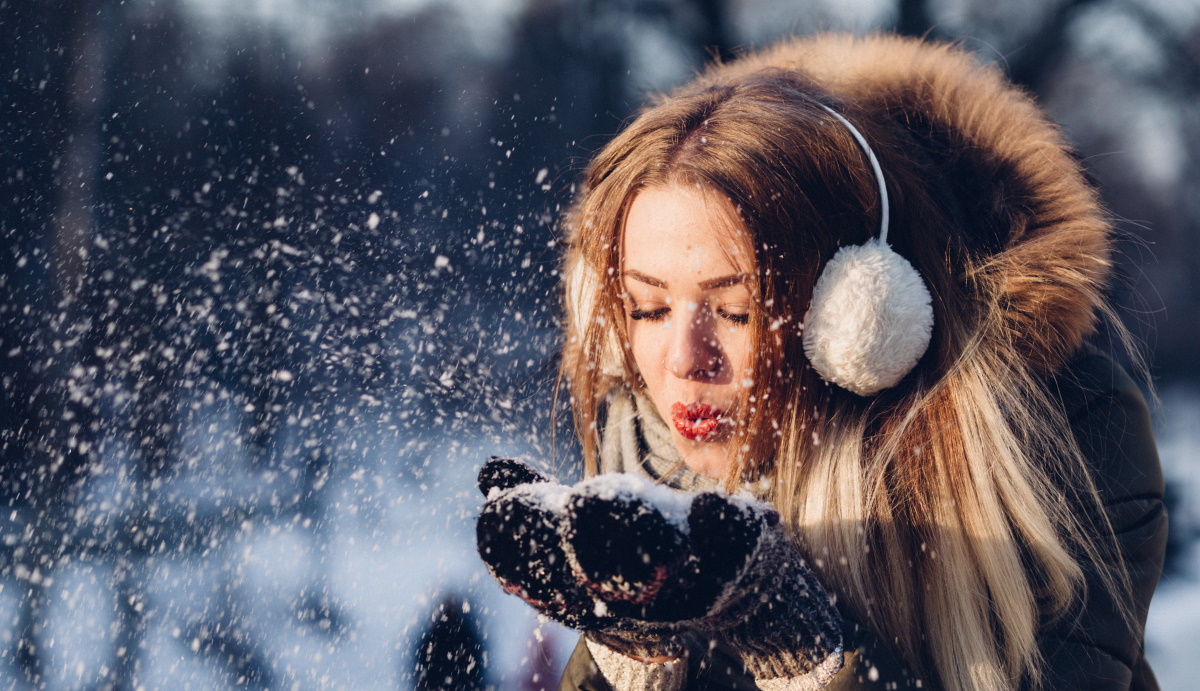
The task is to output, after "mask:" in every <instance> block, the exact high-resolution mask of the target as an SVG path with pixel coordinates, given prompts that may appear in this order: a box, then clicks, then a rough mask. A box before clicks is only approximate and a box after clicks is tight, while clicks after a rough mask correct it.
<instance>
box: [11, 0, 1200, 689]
mask: <svg viewBox="0 0 1200 691" xmlns="http://www.w3.org/2000/svg"><path fill="white" fill-rule="evenodd" d="M829 28H832V29H849V30H854V31H859V32H865V31H870V30H874V29H879V28H883V29H890V30H897V31H900V32H903V33H907V34H915V35H922V34H929V35H931V36H934V37H938V38H945V39H951V40H961V41H963V43H964V44H965V45H966V46H968V47H969V48H971V49H973V50H975V51H978V52H979V53H980V55H981V56H982V57H983V59H985V60H989V61H995V62H997V63H998V64H1000V65H1001V66H1002V67H1003V68H1004V69H1005V70H1006V71H1007V72H1008V73H1009V74H1010V76H1011V77H1012V78H1013V79H1014V80H1015V81H1017V82H1018V83H1020V84H1022V85H1024V86H1025V87H1026V88H1028V89H1029V90H1030V91H1031V92H1032V93H1033V94H1035V95H1036V97H1037V99H1038V100H1039V102H1040V103H1041V104H1043V105H1044V106H1045V108H1046V109H1047V110H1048V111H1049V112H1050V113H1051V115H1052V116H1053V117H1054V118H1055V119H1056V120H1058V121H1059V122H1061V123H1062V124H1063V126H1064V128H1065V130H1066V132H1067V134H1068V136H1069V137H1070V139H1071V140H1072V141H1073V142H1074V143H1075V144H1076V145H1077V147H1078V149H1079V151H1080V153H1081V155H1082V157H1083V158H1084V159H1085V161H1086V162H1087V165H1088V167H1089V169H1090V171H1091V172H1092V174H1093V175H1094V178H1095V180H1096V182H1097V184H1098V185H1099V186H1100V187H1101V188H1102V190H1103V192H1104V195H1105V198H1106V199H1107V201H1108V203H1109V204H1110V206H1111V210H1112V214H1113V216H1114V218H1116V219H1117V220H1118V222H1119V225H1120V226H1121V228H1122V229H1123V230H1124V231H1125V232H1127V233H1128V239H1127V240H1126V241H1125V242H1124V243H1123V244H1122V251H1123V264H1122V266H1123V276H1124V281H1123V283H1122V285H1121V286H1120V288H1119V289H1118V295H1117V297H1118V299H1119V301H1120V302H1121V304H1122V305H1123V306H1124V307H1125V309H1126V311H1125V316H1126V319H1127V321H1128V323H1129V324H1130V326H1131V327H1132V328H1133V329H1134V330H1135V331H1136V332H1137V333H1138V335H1139V336H1140V337H1141V338H1143V339H1144V340H1145V342H1146V343H1147V344H1148V351H1149V352H1150V354H1151V356H1152V358H1153V375H1154V384H1155V386H1156V387H1157V390H1158V392H1159V394H1160V398H1161V404H1160V405H1159V406H1157V407H1156V409H1155V414H1156V420H1157V425H1158V432H1159V435H1160V436H1159V442H1160V452H1161V454H1162V460H1163V464H1164V467H1165V470H1166V473H1167V477H1168V483H1169V491H1170V502H1171V506H1170V508H1171V512H1172V513H1171V520H1172V538H1171V545H1170V554H1169V562H1168V569H1167V573H1166V574H1165V575H1164V577H1163V581H1162V584H1161V586H1160V588H1159V591H1158V593H1157V595H1156V597H1155V601H1154V605H1153V608H1152V610H1151V613H1150V623H1149V629H1148V633H1147V650H1148V654H1149V656H1150V659H1151V661H1152V663H1153V665H1154V667H1155V669H1156V671H1157V673H1158V675H1159V678H1160V681H1161V682H1162V684H1163V687H1164V688H1165V689H1186V688H1191V687H1193V685H1194V671H1193V667H1194V657H1195V652H1196V650H1195V647H1194V646H1195V641H1196V640H1198V639H1200V550H1197V549H1196V547H1195V542H1196V540H1195V538H1196V536H1197V535H1198V533H1200V505H1198V504H1197V503H1196V502H1197V500H1196V498H1197V497H1200V461H1198V460H1197V458H1196V456H1197V453H1198V452H1200V426H1198V425H1197V424H1196V423H1197V421H1198V420H1200V358H1197V357H1196V352H1195V345H1194V344H1195V343H1196V342H1198V341H1200V326H1198V324H1200V320H1198V319H1197V316H1198V315H1200V278H1198V277H1197V274H1198V272H1197V270H1196V267H1200V2H1197V0H1046V1H1044V0H1012V1H1010V2H1003V3H999V2H991V1H985V0H853V1H846V0H840V1H839V0H807V1H806V2H795V1H794V0H450V1H447V2H436V1H435V0H0V37H2V38H3V40H4V42H5V43H6V44H7V46H8V47H7V48H6V49H4V50H3V51H0V103H2V106H0V153H2V155H0V169H2V172H0V177H2V179H3V183H2V187H0V191H2V193H3V199H2V202H0V238H2V239H3V242H2V243H0V329H2V330H0V688H11V689H33V688H37V689H42V688H45V689H135V688H146V689H159V688H178V689H210V688H226V687H246V688H258V689H316V688H337V689H343V688H348V689H412V688H420V689H426V688H442V687H446V688H455V689H468V688H477V687H481V686H490V687H492V688H498V689H523V690H526V691H533V690H534V689H543V688H546V689H549V688H553V687H554V686H555V683H556V680H557V672H558V670H559V669H560V668H561V666H562V664H563V663H564V662H565V659H566V656H567V654H568V653H569V650H570V648H571V647H572V645H573V643H574V636H573V635H571V634H570V633H569V632H566V631H564V630H562V629H558V628H556V627H554V626H552V625H549V624H544V625H543V624H539V623H538V622H537V621H536V620H535V619H534V618H533V617H532V616H531V615H530V613H529V612H528V611H527V610H526V608H524V606H523V605H521V603H520V602H518V601H517V600H516V599H515V598H512V597H507V596H504V595H502V594H501V593H500V591H499V589H498V588H497V587H496V586H495V585H494V584H493V583H492V582H491V579H490V578H488V576H487V574H486V573H485V572H484V570H483V568H482V566H481V565H480V563H479V562H478V559H477V557H476V555H475V553H474V540H473V517H474V515H475V514H476V512H477V511H478V507H479V505H480V502H481V500H480V497H479V496H478V492H477V491H476V490H475V488H474V476H475V472H476V470H477V469H478V467H479V465H480V464H481V463H482V461H483V460H484V459H485V458H486V457H487V456H489V455H492V454H512V455H519V456H523V457H526V458H528V459H531V460H533V461H535V462H537V463H540V464H542V465H543V466H545V467H547V468H550V469H553V470H555V471H556V472H558V473H559V474H560V476H561V477H563V478H564V479H570V478H572V477H574V476H577V471H574V470H572V469H573V468H574V467H575V449H574V447H573V445H572V440H571V434H570V428H569V422H568V421H567V420H566V418H565V416H564V415H563V413H565V411H564V410H563V406H562V405H561V402H558V403H556V400H557V399H556V397H555V381H554V374H553V373H554V366H555V351H556V344H557V335H556V328H557V327H556V325H557V319H558V317H559V313H558V305H557V299H556V297H555V296H556V293H555V290H556V285H557V281H558V276H557V256H558V250H559V247H558V243H559V241H560V236H559V230H558V228H557V226H556V218H557V217H558V214H559V211H560V207H561V205H562V204H564V203H565V201H566V200H567V199H569V197H570V193H571V190H572V185H573V183H574V182H575V181H576V180H577V176H578V173H579V170H580V167H581V164H582V163H583V162H584V161H586V159H587V157H588V155H589V154H590V153H591V152H593V151H595V150H596V149H597V148H598V147H599V146H600V145H602V144H603V143H604V142H605V141H606V140H607V138H608V137H609V136H611V135H612V134H613V133H614V132H615V131H617V129H618V128H619V126H620V123H621V122H622V121H623V120H625V119H626V118H627V117H628V116H629V115H630V114H631V113H632V112H633V110H634V109H635V108H636V106H637V105H638V104H639V103H640V102H641V101H642V99H643V96H644V94H645V93H646V92H647V91H651V90H655V89H664V88H668V87H670V86H671V85H674V84H676V83H679V82H680V81H682V80H684V79H686V78H687V77H688V76H689V75H690V74H691V73H692V72H693V70H695V69H696V68H697V67H698V66H699V65H700V64H702V62H703V60H704V59H705V58H706V57H708V56H711V55H722V56H728V55H731V54H734V53H735V52H736V51H737V50H738V49H739V48H743V47H750V46H755V45H762V44H765V43H768V42H770V41H771V40H773V39H775V38H778V37H780V36H783V35H787V34H792V33H808V32H812V31H815V30H820V29H829ZM447 660H449V661H450V662H451V663H453V664H449V665H448V666H447V664H446V661H447ZM447 677H449V682H447V681H446V679H447ZM1189 682H1190V683H1189Z"/></svg>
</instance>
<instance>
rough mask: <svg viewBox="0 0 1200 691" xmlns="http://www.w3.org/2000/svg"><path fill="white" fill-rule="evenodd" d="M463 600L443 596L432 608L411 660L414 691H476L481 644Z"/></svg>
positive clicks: (480, 674) (479, 681)
mask: <svg viewBox="0 0 1200 691" xmlns="http://www.w3.org/2000/svg"><path fill="white" fill-rule="evenodd" d="M469 610H470V608H469V605H468V604H467V602H466V601H465V600H459V599H458V598H455V597H447V598H445V599H443V600H442V601H441V602H440V603H438V604H437V606H435V607H434V609H433V613H432V614H431V615H430V624H429V627H428V628H427V629H426V630H425V633H424V634H422V636H421V638H420V641H419V642H418V644H417V648H416V651H415V655H414V658H413V669H414V670H415V672H416V688H417V691H479V690H480V689H482V688H483V681H484V676H483V672H484V670H483V643H482V640H481V639H480V637H479V627H478V625H477V624H476V623H475V621H474V618H473V617H470V616H469V615H468V612H469Z"/></svg>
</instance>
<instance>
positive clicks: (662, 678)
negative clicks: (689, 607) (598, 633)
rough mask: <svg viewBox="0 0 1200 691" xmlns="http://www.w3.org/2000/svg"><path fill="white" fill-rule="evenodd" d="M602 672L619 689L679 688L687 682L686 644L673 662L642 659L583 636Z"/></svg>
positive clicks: (671, 690)
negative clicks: (641, 660) (640, 660)
mask: <svg viewBox="0 0 1200 691" xmlns="http://www.w3.org/2000/svg"><path fill="white" fill-rule="evenodd" d="M583 640H584V642H585V643H587V647H588V651H589V652H591V654H592V659H593V660H595V661H596V666H597V667H599V668H600V673H601V674H603V675H604V678H605V680H607V681H608V683H609V685H610V686H612V687H613V688H614V689H616V690H617V691H643V690H644V691H680V690H681V689H683V688H684V686H685V685H686V684H687V647H686V646H684V647H683V652H682V653H681V654H680V655H679V657H677V658H675V659H674V660H672V661H670V662H639V661H638V660H635V659H633V658H632V657H629V656H626V655H622V654H621V653H618V652H617V651H615V650H612V649H611V648H608V647H607V646H605V645H602V644H600V643H597V642H595V641H593V640H592V639H590V638H588V637H586V636H585V637H584V639H583Z"/></svg>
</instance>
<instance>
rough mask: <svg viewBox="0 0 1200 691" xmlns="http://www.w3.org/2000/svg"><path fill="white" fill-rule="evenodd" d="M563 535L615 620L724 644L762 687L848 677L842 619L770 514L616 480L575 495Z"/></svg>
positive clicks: (746, 504) (582, 575)
mask: <svg viewBox="0 0 1200 691" xmlns="http://www.w3.org/2000/svg"><path fill="white" fill-rule="evenodd" d="M563 536H564V541H563V547H564V549H565V551H566V556H567V559H568V561H570V563H571V565H572V567H573V570H574V575H575V577H576V578H577V579H578V580H579V582H580V583H582V584H583V585H584V586H585V587H587V588H589V589H590V590H592V591H593V592H594V593H596V594H597V595H598V597H599V598H600V599H601V600H602V602H603V603H604V605H605V606H606V609H607V611H608V612H609V613H612V614H616V615H618V616H621V617H627V618H630V619H634V620H640V621H643V622H645V623H646V625H647V626H650V627H653V628H661V627H666V628H674V629H676V630H681V629H693V630H698V631H702V632H706V633H711V634H719V635H720V636H721V637H723V638H724V639H725V640H726V641H727V642H728V643H729V644H730V646H731V647H733V648H734V649H735V650H737V651H738V652H739V653H741V655H742V659H743V661H744V663H745V664H746V666H747V668H748V669H749V670H750V671H751V672H752V673H753V674H754V675H755V677H756V679H758V680H759V681H760V682H771V681H772V680H777V679H778V680H784V681H785V682H787V680H793V679H797V678H804V680H805V681H804V682H803V683H801V684H792V683H790V682H787V684H786V685H785V686H790V687H791V688H818V687H820V686H824V685H825V684H827V683H829V681H830V680H831V679H832V677H833V674H834V673H836V672H837V670H838V669H840V667H841V664H842V647H841V620H840V617H839V616H838V614H837V610H836V609H835V608H834V606H833V604H832V602H831V601H830V599H829V597H828V595H826V593H825V590H824V588H823V587H822V586H821V584H820V582H819V581H818V580H817V578H816V576H815V575H814V574H813V573H812V571H811V570H810V569H809V568H808V567H807V566H806V565H805V564H804V562H803V559H802V558H801V557H800V555H799V553H798V552H797V551H796V550H795V548H794V547H793V546H792V544H791V541H790V539H789V538H788V536H787V534H786V532H785V531H784V529H783V526H782V525H780V521H779V514H778V513H777V512H776V511H774V509H772V508H771V507H770V506H769V505H767V504H764V503H762V502H758V501H755V500H753V499H749V498H744V497H735V496H730V495H728V494H725V493H721V492H713V491H710V492H702V493H699V494H696V495H683V494H679V493H675V492H672V491H670V490H667V489H666V488H662V487H656V486H653V485H650V484H649V483H648V482H646V481H645V480H643V479H642V478H638V477H634V476H630V475H607V476H601V477H599V478H593V479H591V480H588V481H585V482H583V483H581V484H580V485H577V486H576V487H575V489H574V490H573V491H572V492H571V494H570V496H569V497H568V499H567V527H566V530H565V531H564V533H563ZM781 688H783V687H781Z"/></svg>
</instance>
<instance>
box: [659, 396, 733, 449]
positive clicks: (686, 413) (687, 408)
mask: <svg viewBox="0 0 1200 691" xmlns="http://www.w3.org/2000/svg"><path fill="white" fill-rule="evenodd" d="M727 421H728V417H727V416H726V414H725V411H724V410H721V409H720V408H717V407H716V406H712V405H709V404H707V403H686V404H685V403H682V402H679V401H676V402H675V403H672V404H671V423H672V424H673V425H674V426H675V431H676V432H679V434H680V435H682V436H683V437H684V438H685V439H689V440H691V441H710V440H712V439H713V438H714V436H716V434H717V432H718V431H719V430H720V428H721V427H722V426H723V425H722V423H724V422H727Z"/></svg>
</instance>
